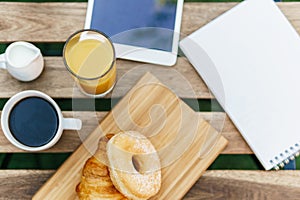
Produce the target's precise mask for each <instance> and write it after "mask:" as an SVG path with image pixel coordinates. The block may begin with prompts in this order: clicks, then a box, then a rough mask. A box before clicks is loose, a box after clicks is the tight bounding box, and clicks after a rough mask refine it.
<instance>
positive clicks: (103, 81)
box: [63, 30, 116, 97]
mask: <svg viewBox="0 0 300 200" xmlns="http://www.w3.org/2000/svg"><path fill="white" fill-rule="evenodd" d="M63 60H64V63H65V66H66V68H67V69H68V71H69V72H70V73H71V74H72V75H73V77H74V78H75V80H77V83H78V85H79V87H80V89H81V91H82V92H83V93H84V94H86V95H88V96H93V97H102V96H104V95H106V94H107V93H109V92H110V91H111V90H112V88H113V87H114V84H115V82H116V56H115V49H114V46H113V44H112V42H111V40H110V39H109V38H108V37H107V36H106V35H105V34H104V33H101V32H99V31H96V30H81V31H78V32H76V33H74V34H72V35H71V36H70V37H69V38H68V39H67V41H66V44H65V46H64V51H63Z"/></svg>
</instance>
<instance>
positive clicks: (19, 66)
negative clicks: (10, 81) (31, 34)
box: [0, 41, 44, 81]
mask: <svg viewBox="0 0 300 200" xmlns="http://www.w3.org/2000/svg"><path fill="white" fill-rule="evenodd" d="M0 68H2V69H6V70H7V71H8V72H9V73H10V74H11V75H12V76H13V77H14V78H16V79H18V80H20V81H32V80H34V79H36V78H37V77H39V75H40V74H41V73H42V71H43V68H44V59H43V56H42V53H41V51H40V49H39V48H37V47H36V46H34V45H33V44H31V43H28V42H22V41H20V42H14V43H12V44H10V45H9V46H8V47H7V49H6V51H5V53H4V54H1V55H0Z"/></svg>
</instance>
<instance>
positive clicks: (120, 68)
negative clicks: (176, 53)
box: [0, 57, 212, 98]
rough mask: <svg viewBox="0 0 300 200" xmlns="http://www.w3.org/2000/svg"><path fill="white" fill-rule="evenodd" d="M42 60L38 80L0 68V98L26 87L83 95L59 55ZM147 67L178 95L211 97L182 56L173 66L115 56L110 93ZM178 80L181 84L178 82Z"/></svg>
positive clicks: (54, 94) (127, 84)
mask: <svg viewBox="0 0 300 200" xmlns="http://www.w3.org/2000/svg"><path fill="white" fill-rule="evenodd" d="M44 60H45V69H44V71H43V73H42V75H41V76H40V77H39V78H38V79H37V80H35V81H32V82H28V83H24V82H20V81H17V80H16V79H14V78H12V77H11V76H10V74H9V73H8V72H7V71H4V70H0V71H1V73H0V98H9V97H11V96H12V95H14V94H16V93H17V92H21V91H23V90H28V89H35V90H40V91H42V92H45V93H47V94H48V95H50V96H51V97H53V98H72V97H76V98H86V96H84V95H83V94H82V93H81V92H79V91H78V89H77V87H76V84H75V82H74V81H73V79H72V77H71V75H70V73H69V72H68V71H67V70H66V68H65V66H64V64H63V60H62V57H45V59H44ZM147 71H151V73H152V74H154V75H155V76H157V77H158V78H159V79H160V80H161V81H162V82H163V83H164V84H165V85H167V86H168V87H170V88H171V89H173V90H174V92H175V93H176V94H177V95H178V96H179V97H185V98H211V97H212V95H211V94H210V92H209V90H208V88H207V86H206V85H205V84H204V82H203V81H202V79H201V78H200V76H199V75H198V74H197V73H196V72H195V70H194V68H193V67H192V65H191V64H190V63H189V62H188V61H187V60H186V59H185V58H179V59H178V62H177V64H176V65H175V66H174V67H172V68H166V67H162V66H155V65H150V64H141V63H139V62H131V61H126V60H118V61H117V73H118V74H117V76H118V79H119V80H120V79H121V80H122V83H119V84H117V86H116V87H117V88H118V90H117V91H116V90H114V95H113V97H116V96H117V97H120V96H123V95H125V94H126V93H127V91H128V90H129V89H130V88H131V87H132V86H133V85H134V84H135V83H136V82H137V81H138V80H139V79H140V78H141V77H142V76H143V75H144V74H145V73H146V72H147ZM182 80H183V81H186V84H182ZM179 82H180V83H181V84H178V83H179ZM189 86H190V87H189ZM109 97H111V95H107V96H106V98H109Z"/></svg>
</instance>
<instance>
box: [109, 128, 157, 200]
mask: <svg viewBox="0 0 300 200" xmlns="http://www.w3.org/2000/svg"><path fill="white" fill-rule="evenodd" d="M107 158H108V162H109V172H110V178H111V180H112V182H113V184H114V186H115V187H116V188H117V189H118V190H119V191H120V192H121V193H122V194H123V195H124V196H126V197H127V198H129V199H133V200H144V199H149V198H150V197H152V196H154V195H155V194H156V193H157V192H158V191H159V189H160V186H161V169H160V161H159V157H158V154H157V152H156V150H155V148H154V146H153V145H152V143H151V142H150V141H149V140H148V139H147V138H146V137H145V136H144V135H142V134H140V133H138V132H134V131H128V132H124V133H119V134H116V135H114V136H113V137H112V138H111V139H110V140H109V142H108V143H107Z"/></svg>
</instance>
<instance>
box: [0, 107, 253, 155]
mask: <svg viewBox="0 0 300 200" xmlns="http://www.w3.org/2000/svg"><path fill="white" fill-rule="evenodd" d="M0 114H1V112H0ZM106 114H107V112H96V113H94V112H75V113H72V112H63V115H64V116H65V117H73V116H75V117H77V118H80V119H81V120H82V121H83V123H82V124H83V127H82V130H81V131H79V132H77V131H64V133H63V135H62V138H61V139H60V141H59V142H58V143H57V144H56V145H55V146H54V147H52V148H51V149H48V150H46V152H54V153H55V152H73V151H75V150H76V149H77V148H78V147H79V145H80V144H81V143H82V141H84V140H85V138H86V137H87V136H88V135H89V134H90V133H91V132H92V131H93V130H94V129H95V128H96V126H97V125H98V123H99V122H100V121H102V119H103V118H104V116H105V115H106ZM201 115H202V117H203V118H204V119H206V120H207V121H210V122H211V124H212V126H214V127H215V128H216V129H220V127H222V126H223V124H224V126H223V128H222V130H221V132H222V135H223V136H224V137H225V138H226V139H227V140H228V141H229V143H228V145H227V147H226V148H225V149H224V150H223V151H222V154H253V152H252V150H251V149H250V148H249V146H248V145H247V143H246V142H245V140H244V139H243V138H242V136H241V135H240V133H239V132H238V130H237V129H236V128H235V126H234V125H233V124H232V122H231V120H230V119H229V118H228V117H226V118H225V121H224V113H218V112H211V113H210V112H207V113H205V112H204V113H201ZM5 152H9V153H16V152H24V151H23V150H21V149H18V148H16V147H14V146H13V145H12V144H10V143H9V141H8V140H7V139H6V138H5V136H4V135H3V132H2V130H1V128H0V153H5Z"/></svg>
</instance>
